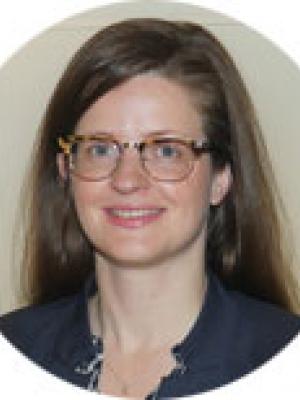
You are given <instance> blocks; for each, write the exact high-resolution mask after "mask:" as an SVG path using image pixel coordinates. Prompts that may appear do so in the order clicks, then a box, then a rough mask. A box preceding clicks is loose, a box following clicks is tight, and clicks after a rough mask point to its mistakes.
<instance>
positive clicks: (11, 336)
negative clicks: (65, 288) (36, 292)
mask: <svg viewBox="0 0 300 400" xmlns="http://www.w3.org/2000/svg"><path fill="white" fill-rule="evenodd" d="M77 303H78V296H68V297H64V298H61V299H59V300H56V301H53V302H50V303H47V304H42V305H33V306H27V307H24V308H21V309H18V310H15V311H12V312H9V313H7V314H5V315H3V316H1V317H0V332H1V333H2V335H4V337H5V338H6V339H7V340H8V341H9V342H11V343H12V344H13V345H14V346H15V347H16V348H17V349H19V350H20V351H22V352H23V353H24V354H26V355H27V356H29V357H30V358H32V359H35V360H36V361H38V359H39V358H40V357H41V356H43V355H45V354H44V353H45V352H47V351H51V349H50V347H51V344H53V345H55V341H56V340H55V339H56V338H57V337H58V336H59V335H60V333H61V332H62V331H64V330H65V329H66V330H68V329H69V327H70V326H71V320H72V319H74V317H75V315H76V309H77Z"/></svg>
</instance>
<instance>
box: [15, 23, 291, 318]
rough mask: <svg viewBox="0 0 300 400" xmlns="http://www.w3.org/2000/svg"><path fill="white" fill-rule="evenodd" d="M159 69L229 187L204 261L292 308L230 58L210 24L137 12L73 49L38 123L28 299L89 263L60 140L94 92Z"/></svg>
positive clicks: (212, 223) (263, 167)
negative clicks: (59, 162) (59, 158)
mask: <svg viewBox="0 0 300 400" xmlns="http://www.w3.org/2000/svg"><path fill="white" fill-rule="evenodd" d="M148 72H152V73H157V74H158V75H160V76H163V77H165V78H167V79H170V80H172V81H175V82H177V83H179V84H182V85H183V86H184V87H186V88H188V89H189V90H190V92H191V94H192V95H193V98H194V99H195V100H196V105H197V107H198V109H199V113H201V115H203V116H204V131H205V133H206V135H207V136H208V137H209V138H211V139H212V140H213V141H214V142H215V143H218V144H219V146H220V148H221V149H223V150H224V151H220V152H216V153H214V154H212V160H213V164H214V166H215V168H222V167H224V165H225V164H228V163H229V164H230V165H231V169H232V174H233V184H232V188H231V190H230V192H229V193H228V195H227V196H226V198H225V200H224V201H223V202H222V204H221V205H219V206H216V207H211V212H210V216H209V221H208V236H207V248H206V258H207V267H208V268H211V269H213V270H214V271H215V272H216V273H217V274H218V276H219V277H220V278H221V279H222V280H223V282H224V284H226V285H228V286H230V287H233V288H236V289H239V290H241V291H243V292H245V293H247V294H251V295H253V296H255V297H257V298H260V299H265V300H267V301H270V302H272V303H275V304H278V305H280V306H282V307H285V308H286V309H288V310H290V311H297V307H298V305H299V303H298V291H297V290H298V286H297V281H296V279H295V278H294V276H293V273H292V270H291V267H290V265H289V263H288V261H287V259H286V258H285V253H284V249H283V247H284V246H283V239H282V232H281V229H280V223H279V208H278V207H279V206H280V204H281V203H280V200H279V197H278V192H277V189H276V185H275V180H274V177H273V173H272V169H271V165H270V162H269V159H268V155H267V151H266V147H265V145H264V142H263V138H262V134H261V132H260V128H259V125H258V123H257V120H256V116H255V112H254V108H253V106H252V104H251V101H250V99H249V95H248V93H247V90H246V88H245V86H244V83H243V81H242V79H241V77H240V75H239V72H238V71H237V69H236V67H235V65H234V63H233V61H232V59H231V58H230V56H229V55H228V53H227V51H226V50H225V49H224V47H223V46H222V45H221V44H220V43H219V41H218V40H217V39H216V38H215V37H214V36H213V35H212V34H210V33H209V32H208V31H207V30H205V29H204V28H202V27H201V26H199V25H197V24H193V23H190V22H170V21H165V20H160V19H152V18H141V19H130V20H125V21H122V22H119V23H116V24H113V25H110V26H109V27H107V28H105V29H103V30H101V31H99V32H98V33H96V34H95V35H94V36H93V37H92V38H91V39H89V40H88V41H87V42H86V43H85V44H84V45H83V46H82V47H81V48H80V49H79V50H78V52H77V53H76V54H75V55H74V57H73V58H72V60H71V62H70V63H69V65H68V67H67V68H66V70H65V72H64V74H63V76H62V77H61V79H60V81H59V83H58V85H57V87H56V89H55V91H54V93H53V95H52V98H51V101H50V103H49V105H48V108H47V110H46V113H45V116H44V119H43V121H42V124H41V127H40V130H39V135H38V137H37V141H36V143H35V148H34V154H33V157H32V165H31V169H30V172H29V175H28V180H27V182H26V190H27V197H26V201H28V202H29V204H28V203H26V204H27V206H26V210H28V212H26V223H27V231H26V238H25V247H24V253H23V269H22V271H23V281H24V284H25V290H26V293H27V299H28V301H29V302H30V303H42V302H46V301H50V300H52V299H55V298H58V297H61V296H64V295H68V294H71V293H74V292H76V291H77V290H78V289H79V287H80V286H81V285H82V283H83V281H84V280H85V279H86V276H87V275H88V274H89V272H90V271H91V270H92V269H93V268H94V254H93V249H92V247H91V245H90V243H89V241H88V240H87V238H86V237H85V235H84V232H83V231H82V230H81V228H80V226H79V223H78V219H77V216H76V212H75V209H74V206H73V203H72V200H71V197H70V195H69V185H68V184H64V183H62V182H61V180H60V179H59V176H58V171H57V166H56V154H57V152H58V147H57V137H58V136H65V135H67V134H70V133H72V131H73V130H74V127H75V125H76V123H77V121H78V119H79V118H80V116H81V115H82V114H83V113H84V112H85V111H86V110H87V108H88V107H89V106H90V105H91V104H92V103H93V102H94V101H95V100H96V99H97V98H99V97H100V96H102V95H104V94H105V93H106V92H108V91H109V90H111V89H112V88H114V87H116V86H118V85H120V84H121V83H123V82H125V81H127V80H128V79H130V78H132V77H134V76H136V75H139V74H144V73H148Z"/></svg>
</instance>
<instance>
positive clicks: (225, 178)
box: [210, 164, 232, 206]
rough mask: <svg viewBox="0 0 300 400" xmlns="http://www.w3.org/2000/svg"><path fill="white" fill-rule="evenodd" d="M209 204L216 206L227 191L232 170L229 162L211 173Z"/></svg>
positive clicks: (230, 182)
mask: <svg viewBox="0 0 300 400" xmlns="http://www.w3.org/2000/svg"><path fill="white" fill-rule="evenodd" d="M213 174H214V175H213V181H212V189H211V196H210V204H211V205H212V206H217V205H219V204H220V203H222V201H223V199H224V198H225V196H226V195H227V193H228V192H229V190H230V188H231V185H232V172H231V168H230V165H229V164H226V165H225V167H224V168H223V169H221V170H219V171H216V172H214V173H213Z"/></svg>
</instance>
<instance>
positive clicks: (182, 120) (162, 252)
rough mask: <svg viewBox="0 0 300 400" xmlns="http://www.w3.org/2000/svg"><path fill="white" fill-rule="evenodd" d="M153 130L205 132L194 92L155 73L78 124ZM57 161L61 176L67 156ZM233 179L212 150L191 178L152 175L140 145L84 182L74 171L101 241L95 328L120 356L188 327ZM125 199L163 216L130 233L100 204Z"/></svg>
mask: <svg viewBox="0 0 300 400" xmlns="http://www.w3.org/2000/svg"><path fill="white" fill-rule="evenodd" d="M155 130H160V131H161V130H168V131H172V134H174V135H176V136H178V137H188V138H202V137H204V132H203V129H202V122H201V116H199V112H198V111H197V110H196V109H195V107H194V105H193V102H192V99H191V96H190V94H189V92H188V91H187V90H186V89H185V88H183V87H182V86H179V85H178V84H176V83H174V82H171V81H169V80H167V79H165V78H162V77H159V76H155V75H142V76H138V77H135V78H132V79H131V80H129V81H128V82H126V83H124V84H123V85H121V86H118V87H117V88H114V89H113V90H111V91H110V92H108V93H107V94H105V95H104V96H103V97H101V98H99V99H98V100H97V101H96V102H95V103H94V104H93V105H92V106H91V107H90V108H89V109H88V110H87V111H86V112H85V113H84V114H83V115H82V117H81V118H80V120H79V121H78V124H77V126H76V133H80V134H90V133H96V132H99V131H105V132H108V133H114V135H115V136H116V137H117V138H118V139H119V140H120V141H130V140H137V141H138V140H142V139H143V138H145V137H147V135H149V133H150V132H153V131H155ZM57 163H58V168H59V171H60V174H61V176H62V177H63V178H64V177H65V175H66V172H65V168H64V164H63V158H62V156H58V158H57ZM230 182H231V174H230V170H229V168H225V169H224V170H223V171H219V172H218V173H216V172H214V171H213V170H212V165H211V159H210V155H209V154H204V155H202V156H201V157H200V159H199V160H197V161H196V162H195V166H194V170H193V171H192V173H191V174H190V175H189V176H188V177H187V178H186V179H185V180H183V181H180V182H172V183H170V182H159V181H155V180H154V179H152V178H151V177H150V176H148V174H147V173H146V172H145V171H144V170H143V168H142V166H141V164H140V162H139V157H138V154H137V152H136V151H135V150H134V149H130V150H126V151H125V154H124V158H123V161H122V163H121V164H120V167H119V169H118V170H117V171H116V172H115V173H114V174H113V175H112V176H111V177H109V178H107V179H104V180H102V181H99V182H87V181H84V180H82V179H80V178H78V177H76V176H71V188H72V193H73V196H74V201H75V205H76V210H77V213H78V217H79V220H80V223H81V226H82V228H83V229H84V231H85V232H86V235H87V236H88V238H89V240H90V241H91V242H92V243H93V245H94V247H95V257H96V279H97V284H98V294H97V295H95V296H94V297H93V298H91V300H90V309H89V312H90V324H91V330H92V331H93V332H94V333H96V334H98V335H101V336H102V339H103V340H104V342H105V343H106V349H110V350H111V352H110V354H115V355H116V354H118V360H119V361H120V360H124V359H125V358H126V359H129V358H130V357H131V359H133V358H132V357H135V356H137V355H140V356H142V355H146V354H150V353H151V351H155V350H156V349H158V348H161V347H162V346H164V345H167V344H175V343H177V342H178V341H180V340H182V339H183V337H184V336H185V335H186V334H187V332H188V330H189V329H190V328H191V326H192V324H193V322H194V321H195V319H196V317H197V315H198V313H199V309H201V307H202V303H203V299H204V296H205V292H206V276H205V272H204V248H205V242H206V230H207V217H208V213H209V207H210V205H211V204H214V205H216V204H218V203H220V202H221V201H222V199H223V197H224V196H225V195H226V193H227V191H228V189H229V187H230ZM122 204H127V205H128V204H132V205H137V204H138V205H144V204H151V205H155V206H157V207H164V208H165V209H166V212H165V213H164V214H163V215H162V216H161V218H159V219H158V220H156V221H154V222H152V223H149V224H146V225H145V226H142V227H140V228H136V229H125V228H123V227H118V226H114V225H112V224H111V223H110V222H109V221H108V220H107V217H106V215H105V213H104V212H103V207H107V206H111V205H122ZM100 308H101V310H102V313H101V314H102V320H101V318H100V312H99V309H100ZM114 357H116V356H114ZM115 361H116V360H115Z"/></svg>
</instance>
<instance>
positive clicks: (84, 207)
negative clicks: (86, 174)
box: [72, 180, 102, 236]
mask: <svg viewBox="0 0 300 400" xmlns="http://www.w3.org/2000/svg"><path fill="white" fill-rule="evenodd" d="M99 186H101V185H100V184H99V183H98V182H97V183H95V182H92V183H91V182H83V181H81V182H77V181H75V180H74V181H73V182H72V194H73V198H74V203H75V209H76V212H77V216H78V219H79V221H80V223H81V226H82V228H83V230H84V231H85V232H86V233H87V234H88V236H89V231H90V230H93V227H94V226H97V227H98V228H99V224H98V222H99V219H100V216H101V213H100V207H101V202H100V195H101V192H102V190H101V187H99Z"/></svg>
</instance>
